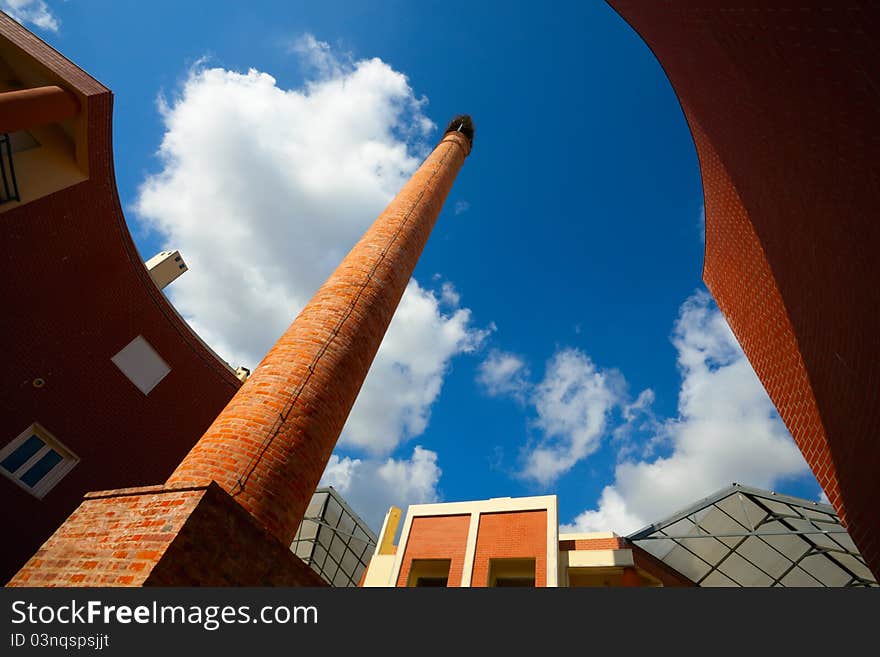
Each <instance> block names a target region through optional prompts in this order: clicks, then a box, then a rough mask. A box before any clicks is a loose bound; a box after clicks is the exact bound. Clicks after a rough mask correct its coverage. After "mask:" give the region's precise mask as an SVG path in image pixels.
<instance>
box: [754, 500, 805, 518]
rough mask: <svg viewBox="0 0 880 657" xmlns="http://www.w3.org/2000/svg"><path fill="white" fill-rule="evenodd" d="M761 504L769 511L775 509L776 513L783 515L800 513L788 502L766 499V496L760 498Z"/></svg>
mask: <svg viewBox="0 0 880 657" xmlns="http://www.w3.org/2000/svg"><path fill="white" fill-rule="evenodd" d="M761 504H763V505H764V506H766V507H767V508H768V509H770V510H771V511H775V512H776V513H780V514H782V515H784V516H797V515H800V514H799V513H798V512H797V511H795V510H794V509H792V508H791V507H790V506H789V505H788V504H783V503H782V502H780V501H778V500H768V499H766V498H763V497H762V498H761Z"/></svg>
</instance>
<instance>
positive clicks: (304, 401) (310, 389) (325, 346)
mask: <svg viewBox="0 0 880 657" xmlns="http://www.w3.org/2000/svg"><path fill="white" fill-rule="evenodd" d="M469 148H470V145H469V143H468V140H467V138H466V137H464V135H462V134H460V133H450V134H447V135H446V136H445V137H444V138H443V139H442V140H441V142H440V144H438V146H437V147H436V149H435V150H434V152H433V153H432V154H431V155H430V156H429V157H428V158H427V159H426V160H425V162H424V163H423V164H422V166H421V167H419V169H418V171H416V173H415V174H413V177H412V178H411V179H410V180H409V182H407V184H406V185H405V186H404V188H403V190H401V192H400V193H399V194H398V195H397V197H396V198H395V199H394V200H393V201H392V202H391V203H390V204H389V206H388V207H387V208H386V209H385V210H384V211H383V212H382V214H381V215H380V216H379V218H378V219H377V220H376V221H375V223H374V224H373V225H372V227H370V229H369V230H368V231H367V232H366V234H365V235H364V236H363V238H361V240H360V241H359V242H358V243H357V244H356V245H355V247H354V248H353V249H352V250H351V252H350V253H349V254H348V255H347V256H346V258H345V260H343V262H342V263H341V264H340V265H339V267H338V268H337V269H336V271H335V272H334V273H333V274H332V275H331V276H330V278H329V279H328V280H327V282H326V283H324V285H323V286H321V288H320V290H318V292H317V293H316V294H315V296H314V298H313V299H312V300H311V301H310V302H309V304H308V305H307V306H306V307H305V308H304V309H303V310H302V312H301V313H300V314H299V316H298V317H297V318H296V320H295V321H294V322H293V324H291V326H290V328H288V330H287V331H286V332H285V333H284V335H282V336H281V338H279V340H278V342H277V343H276V344H275V346H274V347H272V349H271V350H270V351H269V353H268V354H267V355H266V357H265V358H264V359H263V361H262V363H260V365H259V366H258V367H257V368H256V369H255V370H254V372H253V374H252V375H251V377H250V378H249V379H248V381H247V383H246V384H245V385H244V386H243V387H242V389H241V391H240V393H239V394H237V395H236V396H235V397H234V398H233V399H232V401H230V403H229V404H228V405H227V407H226V408H225V409H224V410H223V412H222V413H221V414H220V415H219V416H218V418H217V419H216V420H215V422H214V423H213V424H212V425H211V427H210V428H209V429H208V431H207V432H206V433H205V435H204V436H203V437H202V438H201V440H200V441H199V442H198V444H197V445H196V446H195V447H194V448H193V449H192V451H191V452H190V453H189V455H188V456H187V457H186V459H185V460H184V461H183V462H182V463H181V464H180V466H179V467H178V468H177V470H175V472H174V473H173V474H172V476H171V478H170V479H169V480H168V483H169V484H170V485H175V486H189V485H203V484H204V483H205V482H207V481H210V480H214V481H217V482H218V483H219V484H220V485H221V486H222V487H223V488H224V489H226V490H227V491H229V492H230V493H232V494H233V496H234V497H235V498H236V500H237V501H238V502H239V503H240V504H241V505H242V506H243V507H244V508H246V509H247V510H248V511H249V512H250V513H252V514H253V516H254V517H255V518H257V520H258V521H259V522H261V523H262V524H263V525H264V526H265V527H267V528H268V529H269V530H270V531H271V532H272V533H273V534H274V535H275V536H278V537H279V539H280V540H281V541H282V542H290V540H292V538H293V536H294V534H295V533H296V529H297V527H298V526H299V523H300V521H301V519H302V516H303V513H304V511H305V508H306V506H307V505H308V502H309V500H310V499H311V496H312V493H313V492H314V490H315V487H316V486H317V484H318V481H319V479H320V477H321V474H322V473H323V472H324V468H325V467H326V465H327V461H328V459H329V458H330V453H331V452H332V451H333V448H334V446H335V445H336V440H337V439H338V437H339V433H340V432H341V430H342V427H343V425H344V424H345V420H346V418H347V417H348V413H349V411H350V410H351V407H352V405H353V404H354V401H355V399H356V397H357V394H358V392H359V391H360V388H361V384H362V383H363V380H364V378H365V377H366V375H367V371H368V370H369V367H370V364H371V363H372V361H373V357H374V356H375V354H376V351H377V349H378V348H379V344H380V343H381V341H382V338H383V336H384V335H385V330H386V329H387V327H388V323H389V322H390V321H391V317H392V316H393V314H394V311H395V309H396V308H397V304H398V302H399V301H400V297H401V295H402V294H403V291H404V289H405V288H406V285H407V283H408V282H409V279H410V276H411V274H412V272H413V269H414V267H415V264H416V261H417V260H418V258H419V255H420V254H421V252H422V249H423V247H424V245H425V243H426V241H427V239H428V236H429V235H430V233H431V229H432V228H433V226H434V222H435V221H436V219H437V216H438V214H439V213H440V209H441V207H442V206H443V201H444V200H445V198H446V195H447V194H448V192H449V190H450V188H451V187H452V183H453V181H454V179H455V176H456V174H457V173H458V170H459V169H460V167H461V165H462V164H463V162H464V159H465V157H466V156H467V154H468V151H469Z"/></svg>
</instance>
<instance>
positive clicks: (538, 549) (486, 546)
mask: <svg viewBox="0 0 880 657" xmlns="http://www.w3.org/2000/svg"><path fill="white" fill-rule="evenodd" d="M491 559H534V560H535V586H536V587H544V586H547V512H546V511H511V512H507V513H483V514H480V526H479V529H478V532H477V549H476V553H475V556H474V572H473V575H472V577H471V586H473V587H484V586H486V585H487V584H488V580H489V561H490V560H491Z"/></svg>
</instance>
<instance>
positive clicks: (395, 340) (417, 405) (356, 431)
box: [340, 280, 488, 453]
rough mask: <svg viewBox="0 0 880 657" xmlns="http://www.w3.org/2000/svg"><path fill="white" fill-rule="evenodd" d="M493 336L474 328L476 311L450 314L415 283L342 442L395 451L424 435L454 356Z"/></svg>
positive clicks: (356, 403) (355, 406)
mask: <svg viewBox="0 0 880 657" xmlns="http://www.w3.org/2000/svg"><path fill="white" fill-rule="evenodd" d="M444 298H445V297H444ZM445 300H446V302H447V303H448V302H449V299H445ZM456 301H457V299H456ZM487 334H488V329H477V328H474V327H473V326H472V322H471V313H470V310H468V309H466V308H454V309H453V311H452V312H451V313H449V314H445V313H443V312H441V310H440V299H438V297H437V296H436V295H435V294H434V293H433V292H430V291H428V290H425V289H423V288H421V287H420V286H419V284H418V283H417V282H416V281H414V280H413V281H410V284H409V286H408V287H407V291H406V293H405V294H404V296H403V299H402V300H401V304H400V306H399V307H398V309H397V312H396V313H395V315H394V319H393V320H392V321H391V325H390V326H389V327H388V333H386V335H385V339H384V340H383V341H382V345H381V346H380V347H379V352H378V353H377V354H376V360H375V361H373V366H372V367H371V368H370V374H369V376H368V377H367V380H366V382H365V383H364V387H363V388H362V389H361V393H360V395H359V396H358V399H357V401H356V402H355V405H354V408H353V409H352V411H351V415H350V416H349V418H348V422H347V423H346V425H345V429H343V431H342V437H341V439H340V444H342V445H348V446H355V447H359V448H363V449H367V450H369V451H371V452H376V453H381V452H390V451H391V450H393V449H394V447H395V446H396V445H397V444H398V443H399V442H401V441H402V440H406V439H408V438H411V437H413V436H418V435H419V434H421V433H422V432H423V431H424V430H425V428H426V427H427V425H428V420H429V417H430V409H431V404H432V403H433V402H434V400H435V399H436V398H437V396H438V395H439V394H440V388H441V386H442V385H443V377H444V375H445V374H446V371H447V368H448V366H449V362H450V361H451V359H452V357H453V356H455V355H456V354H460V353H469V352H472V351H474V350H475V349H476V348H477V347H479V346H480V344H481V343H482V341H483V340H484V338H485V337H486V335H487Z"/></svg>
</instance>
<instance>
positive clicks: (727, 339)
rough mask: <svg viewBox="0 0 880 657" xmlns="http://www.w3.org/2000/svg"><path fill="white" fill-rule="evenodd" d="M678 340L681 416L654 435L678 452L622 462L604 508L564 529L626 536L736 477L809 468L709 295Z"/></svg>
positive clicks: (773, 476) (775, 478)
mask: <svg viewBox="0 0 880 657" xmlns="http://www.w3.org/2000/svg"><path fill="white" fill-rule="evenodd" d="M673 344H674V345H675V347H676V349H677V351H678V364H679V367H680V369H681V373H682V386H681V392H680V394H679V404H678V417H677V418H675V419H670V420H667V421H666V422H664V423H662V425H661V428H660V432H659V434H658V435H655V436H654V439H655V440H656V439H659V440H662V441H664V442H665V443H666V444H667V445H668V446H669V447H670V450H671V451H670V452H669V453H668V455H666V456H662V457H658V458H654V459H642V460H637V459H627V460H624V461H622V462H621V463H619V464H618V465H617V468H616V471H615V481H614V483H613V484H612V485H610V486H606V487H605V489H604V490H603V492H602V495H601V497H600V499H599V505H598V508H597V509H593V510H587V511H585V512H583V513H582V514H580V515H579V516H577V518H575V520H574V522H573V523H572V524H571V525H567V526H565V527H564V530H566V531H608V530H614V531H617V532H619V533H622V534H625V533H629V532H631V531H633V530H636V529H639V528H640V527H641V526H643V525H645V524H647V523H649V522H654V521H656V520H659V519H661V518H663V517H664V516H666V515H669V514H670V513H673V512H674V511H676V510H678V509H679V508H681V507H683V506H685V505H687V504H689V503H691V502H693V501H695V500H698V499H700V498H701V497H704V496H705V495H708V494H710V493H712V492H714V491H715V490H717V489H720V488H723V487H724V486H727V485H729V484H730V483H732V482H734V481H738V482H740V483H744V484H748V485H752V486H757V487H761V488H772V487H774V484H775V483H776V482H779V481H780V480H782V479H785V478H787V477H794V476H798V475H802V474H804V473H806V472H808V468H807V465H806V462H805V461H804V458H803V456H802V455H801V454H800V452H799V451H798V449H797V447H796V446H795V444H794V442H793V441H792V439H791V437H790V436H789V434H788V431H787V430H786V428H785V426H784V425H783V423H782V421H781V420H780V419H779V416H778V415H777V413H776V410H775V409H774V407H773V404H772V403H771V401H770V399H769V398H768V397H767V393H766V392H765V391H764V388H763V387H762V386H761V383H760V381H759V380H758V378H757V376H756V375H755V373H754V371H753V370H752V368H751V366H750V365H749V363H748V361H747V360H746V358H745V355H744V354H743V353H742V350H741V348H740V347H739V344H738V343H737V342H736V339H735V338H734V336H733V333H732V332H731V331H730V328H729V327H728V326H727V323H726V322H725V320H724V317H723V316H722V315H721V313H720V312H719V311H718V310H717V309H716V308H715V307H714V304H713V302H712V300H711V298H710V297H709V295H708V294H706V293H704V292H698V293H696V294H694V295H693V296H691V297H690V298H689V299H688V300H687V301H686V302H685V303H684V304H683V305H682V307H681V312H680V315H679V318H678V321H677V322H676V325H675V329H674V332H673Z"/></svg>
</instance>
